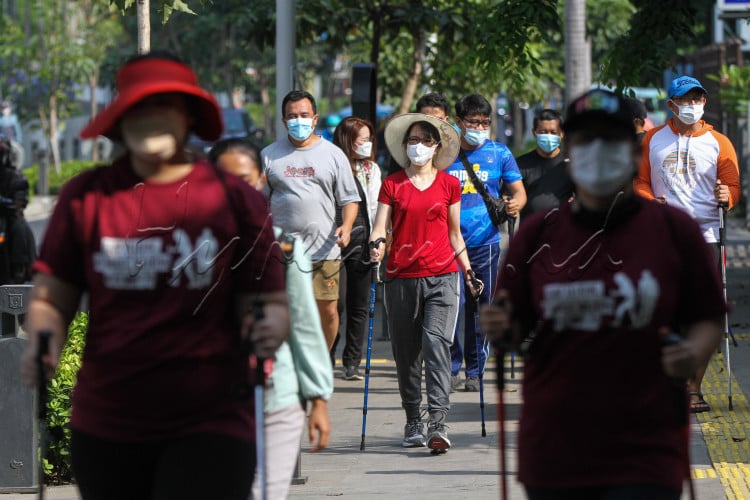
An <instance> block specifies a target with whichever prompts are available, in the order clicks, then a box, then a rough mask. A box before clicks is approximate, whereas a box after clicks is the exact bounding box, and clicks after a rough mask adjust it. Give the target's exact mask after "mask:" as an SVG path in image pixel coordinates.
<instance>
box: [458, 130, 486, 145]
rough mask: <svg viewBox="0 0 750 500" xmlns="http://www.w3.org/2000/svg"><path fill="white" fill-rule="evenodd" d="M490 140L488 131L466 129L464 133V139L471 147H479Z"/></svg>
mask: <svg viewBox="0 0 750 500" xmlns="http://www.w3.org/2000/svg"><path fill="white" fill-rule="evenodd" d="M489 138H490V131H489V130H477V129H473V128H467V129H466V132H464V139H466V142H468V143H469V144H471V145H472V146H480V145H482V144H483V143H484V141H486V140H487V139H489Z"/></svg>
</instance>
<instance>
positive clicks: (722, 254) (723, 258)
mask: <svg viewBox="0 0 750 500" xmlns="http://www.w3.org/2000/svg"><path fill="white" fill-rule="evenodd" d="M726 208H727V207H726V205H725V204H723V203H719V261H720V264H721V266H720V267H721V289H722V292H723V293H724V303H725V304H726V302H727V249H726V233H727V229H726V225H725V224H724V222H725V221H724V215H725V213H724V212H725V210H726ZM724 361H725V362H726V364H727V388H728V389H727V398H728V400H729V410H730V411H733V410H734V406H733V405H732V362H731V359H730V355H729V312H727V311H725V312H724Z"/></svg>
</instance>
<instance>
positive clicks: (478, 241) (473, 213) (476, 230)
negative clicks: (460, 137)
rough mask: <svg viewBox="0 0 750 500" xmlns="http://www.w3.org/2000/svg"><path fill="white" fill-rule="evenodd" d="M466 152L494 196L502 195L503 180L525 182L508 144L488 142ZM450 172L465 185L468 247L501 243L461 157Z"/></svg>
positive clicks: (464, 232) (463, 223)
mask: <svg viewBox="0 0 750 500" xmlns="http://www.w3.org/2000/svg"><path fill="white" fill-rule="evenodd" d="M464 153H466V156H467V157H468V159H469V164H471V166H472V167H473V168H474V172H476V174H477V177H478V178H479V180H480V181H482V183H483V184H484V185H485V187H486V189H487V192H488V193H489V194H490V195H492V196H494V197H499V196H500V186H501V181H502V182H504V183H506V184H511V183H513V182H517V181H520V180H521V179H522V177H521V171H520V170H519V169H518V165H516V160H515V158H513V154H512V153H511V152H510V149H508V147H507V146H505V145H504V144H501V143H499V142H495V141H489V140H488V141H485V142H484V144H482V145H481V146H480V147H478V148H477V149H475V150H473V151H464ZM446 172H447V173H449V174H451V175H452V176H454V177H457V178H458V180H459V181H460V182H461V234H462V235H463V237H464V242H465V243H466V246H467V247H470V248H475V247H480V246H484V245H491V244H493V243H497V242H499V241H500V233H499V232H498V230H497V228H496V227H495V226H494V225H493V224H492V221H491V220H490V216H489V214H487V208H486V207H485V205H484V200H483V199H482V196H481V195H480V194H479V193H477V190H476V188H475V187H474V184H473V183H472V182H471V178H470V177H469V174H468V173H466V169H464V164H463V162H461V156H460V155H459V157H458V158H456V161H455V162H453V165H451V166H450V167H448V170H446Z"/></svg>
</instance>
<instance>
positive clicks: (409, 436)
mask: <svg viewBox="0 0 750 500" xmlns="http://www.w3.org/2000/svg"><path fill="white" fill-rule="evenodd" d="M424 445H425V439H424V424H423V423H422V420H420V419H415V420H409V421H408V422H406V425H405V426H404V440H403V441H401V446H402V447H404V448H418V447H420V446H424Z"/></svg>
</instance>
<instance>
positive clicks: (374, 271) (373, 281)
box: [359, 238, 385, 451]
mask: <svg viewBox="0 0 750 500" xmlns="http://www.w3.org/2000/svg"><path fill="white" fill-rule="evenodd" d="M381 243H385V238H378V239H377V240H375V241H371V242H370V248H378V247H379V246H380V244H381ZM379 274H380V265H379V264H373V265H372V268H371V270H370V319H369V325H368V331H367V361H366V362H365V400H364V403H363V405H362V442H360V444H359V451H364V450H365V429H366V428H367V394H368V392H369V390H370V360H371V359H372V325H373V321H374V319H375V293H376V292H377V289H378V275H379Z"/></svg>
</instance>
